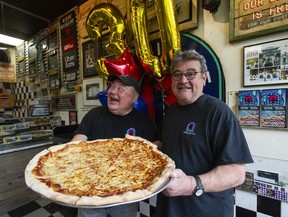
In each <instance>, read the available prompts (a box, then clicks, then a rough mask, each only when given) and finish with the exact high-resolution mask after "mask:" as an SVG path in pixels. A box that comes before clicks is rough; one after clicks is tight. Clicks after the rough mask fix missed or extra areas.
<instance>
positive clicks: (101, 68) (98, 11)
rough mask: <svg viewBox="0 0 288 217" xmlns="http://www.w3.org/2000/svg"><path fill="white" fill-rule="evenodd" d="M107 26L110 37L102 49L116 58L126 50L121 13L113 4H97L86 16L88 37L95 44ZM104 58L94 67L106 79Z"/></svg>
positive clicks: (124, 28) (123, 22)
mask: <svg viewBox="0 0 288 217" xmlns="http://www.w3.org/2000/svg"><path fill="white" fill-rule="evenodd" d="M105 26H107V27H108V28H109V30H110V37H109V40H108V41H107V43H106V44H103V47H105V49H106V50H107V52H108V53H109V54H111V55H114V56H115V57H116V58H118V57H119V56H120V55H121V54H122V53H123V52H124V50H126V49H128V45H127V44H126V41H125V37H126V27H125V20H124V17H123V15H122V14H121V11H120V10H119V9H118V8H117V7H116V6H115V5H113V4H110V3H100V4H97V5H96V6H95V7H94V8H92V10H91V11H90V13H89V14H88V16H87V20H86V30H87V33H88V35H89V37H90V38H91V39H92V40H93V41H96V42H99V40H100V39H101V37H102V29H103V27H105ZM105 60H106V58H104V57H101V58H99V59H97V60H96V63H95V66H96V71H97V73H98V74H99V75H100V76H101V77H102V78H104V79H107V77H108V75H109V72H108V71H107V69H106V66H105V64H104V61H105Z"/></svg>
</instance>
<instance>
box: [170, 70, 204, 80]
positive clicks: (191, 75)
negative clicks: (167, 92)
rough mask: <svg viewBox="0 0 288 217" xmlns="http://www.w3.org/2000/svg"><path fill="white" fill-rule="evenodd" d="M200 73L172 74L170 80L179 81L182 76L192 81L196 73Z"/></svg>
mask: <svg viewBox="0 0 288 217" xmlns="http://www.w3.org/2000/svg"><path fill="white" fill-rule="evenodd" d="M201 72H202V71H199V72H186V73H180V72H175V73H173V74H172V75H171V76H172V80H174V81H180V80H181V78H182V76H183V75H184V76H185V78H186V79H187V80H193V79H194V78H195V77H196V74H197V73H201Z"/></svg>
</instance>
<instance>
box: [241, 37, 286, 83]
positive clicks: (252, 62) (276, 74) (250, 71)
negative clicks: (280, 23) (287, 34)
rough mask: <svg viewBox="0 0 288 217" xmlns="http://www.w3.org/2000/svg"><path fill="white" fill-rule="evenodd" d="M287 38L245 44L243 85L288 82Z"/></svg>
mask: <svg viewBox="0 0 288 217" xmlns="http://www.w3.org/2000/svg"><path fill="white" fill-rule="evenodd" d="M287 45H288V38H287V39H281V40H275V41H270V42H266V43H261V44H254V45H249V46H245V47H244V48H243V57H244V61H243V62H244V76H243V77H244V86H257V85H273V84H287V83H288V46H287Z"/></svg>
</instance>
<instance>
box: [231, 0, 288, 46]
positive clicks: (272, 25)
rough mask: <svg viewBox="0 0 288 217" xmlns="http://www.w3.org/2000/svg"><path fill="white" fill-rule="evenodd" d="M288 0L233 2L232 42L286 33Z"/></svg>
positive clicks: (235, 0) (236, 0) (240, 0)
mask: <svg viewBox="0 0 288 217" xmlns="http://www.w3.org/2000/svg"><path fill="white" fill-rule="evenodd" d="M287 28H288V19H287V0H277V1H274V0H261V1H254V0H253V1H251V0H231V1H230V42H236V41H240V40H244V39H249V38H251V37H256V36H261V35H267V34H272V33H275V32H280V31H286V30H287Z"/></svg>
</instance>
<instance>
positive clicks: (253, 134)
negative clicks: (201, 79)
mask: <svg viewBox="0 0 288 217" xmlns="http://www.w3.org/2000/svg"><path fill="white" fill-rule="evenodd" d="M199 4H200V5H199V6H198V27H197V28H196V29H193V30H190V31H189V33H191V34H193V35H195V36H197V37H199V38H201V39H202V40H204V41H205V42H206V43H207V44H208V45H209V46H210V47H211V49H212V50H213V51H214V52H215V53H216V55H217V56H218V58H219V60H220V62H221V65H222V67H223V73H224V77H225V85H226V103H227V104H228V105H229V106H230V107H231V109H232V110H235V106H236V104H235V97H236V96H237V92H238V91H239V90H245V89H263V88H271V89H272V88H276V87H275V85H274V86H266V87H264V86H260V87H251V88H245V87H243V47H244V46H247V45H253V44H258V43H264V42H267V41H273V40H277V39H283V38H285V36H286V35H287V33H288V32H287V30H286V31H282V32H280V33H273V34H269V35H264V36H260V37H254V38H253V37H251V38H249V39H246V40H243V41H240V42H235V43H229V10H230V6H229V1H221V4H220V6H219V8H218V11H217V12H216V13H210V12H209V11H207V10H203V9H202V7H201V1H199ZM286 13H287V12H286ZM9 50H10V55H11V56H13V55H15V51H14V50H13V49H9ZM11 62H12V64H13V62H14V63H15V60H14V59H13V58H11ZM80 70H83V69H82V68H81V67H80ZM212 82H213V81H212ZM277 87H279V88H281V87H283V88H284V87H286V86H285V85H277ZM231 96H232V97H231ZM77 102H78V104H77V110H78V122H80V121H81V119H82V118H83V116H84V114H85V113H86V112H87V111H88V110H89V108H84V107H83V105H82V93H78V94H77ZM58 114H59V115H61V117H62V118H63V119H64V120H65V122H66V123H69V117H68V114H67V112H61V111H59V112H58ZM244 132H245V135H246V137H247V139H248V142H249V145H250V148H251V150H252V153H253V155H255V156H263V157H267V158H273V159H282V160H287V156H288V149H287V146H288V134H287V130H277V129H257V128H256V129H255V128H244Z"/></svg>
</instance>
